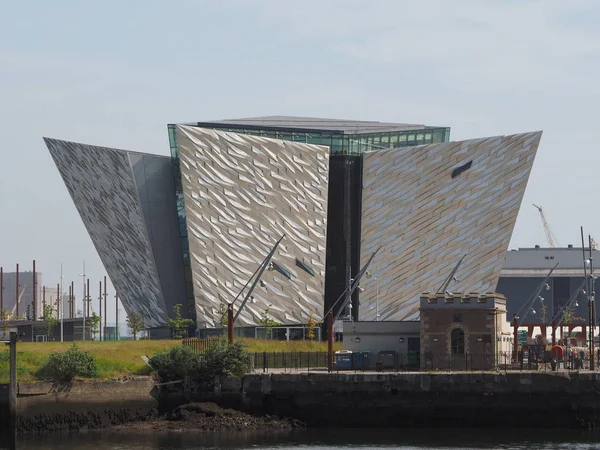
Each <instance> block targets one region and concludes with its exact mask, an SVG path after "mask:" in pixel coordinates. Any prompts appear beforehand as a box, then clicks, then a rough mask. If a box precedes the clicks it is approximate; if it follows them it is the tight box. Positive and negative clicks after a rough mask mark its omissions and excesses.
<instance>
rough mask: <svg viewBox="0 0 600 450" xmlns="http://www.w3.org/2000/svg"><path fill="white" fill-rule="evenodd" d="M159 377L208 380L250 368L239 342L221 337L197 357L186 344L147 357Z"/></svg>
mask: <svg viewBox="0 0 600 450" xmlns="http://www.w3.org/2000/svg"><path fill="white" fill-rule="evenodd" d="M150 365H151V366H152V368H153V369H154V370H156V373H157V374H158V376H159V377H160V380H161V381H163V382H165V381H175V380H181V379H182V378H183V377H185V376H191V377H195V378H199V379H202V380H205V381H212V380H214V378H215V377H216V376H228V375H238V376H239V375H243V374H245V373H247V372H248V371H249V370H250V356H249V355H248V352H247V351H246V345H245V344H244V343H242V342H240V341H237V342H234V343H233V344H230V343H229V342H227V341H226V340H225V339H219V340H217V341H216V342H214V343H213V344H212V345H211V346H210V347H209V348H208V350H206V352H205V353H204V354H202V355H201V356H200V358H199V357H198V355H196V354H195V353H194V351H193V350H191V349H190V348H188V347H183V346H177V347H172V348H168V349H164V350H162V351H160V352H158V353H157V354H156V355H154V356H153V357H152V358H151V359H150Z"/></svg>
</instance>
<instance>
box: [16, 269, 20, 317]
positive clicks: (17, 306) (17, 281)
mask: <svg viewBox="0 0 600 450" xmlns="http://www.w3.org/2000/svg"><path fill="white" fill-rule="evenodd" d="M16 284H17V293H16V294H17V295H16V298H15V311H16V317H15V318H16V319H18V318H19V288H20V287H21V286H20V285H19V265H18V264H17V280H16Z"/></svg>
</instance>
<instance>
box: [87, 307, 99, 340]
mask: <svg viewBox="0 0 600 450" xmlns="http://www.w3.org/2000/svg"><path fill="white" fill-rule="evenodd" d="M101 321H102V319H101V318H100V316H99V315H98V314H96V312H95V311H92V317H90V319H89V323H90V327H91V328H92V338H93V339H96V335H97V334H98V331H100V322H101Z"/></svg>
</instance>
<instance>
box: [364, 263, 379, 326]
mask: <svg viewBox="0 0 600 450" xmlns="http://www.w3.org/2000/svg"><path fill="white" fill-rule="evenodd" d="M375 270H377V268H375ZM366 275H367V278H373V279H374V280H375V321H376V322H379V317H380V316H381V315H380V314H379V275H375V276H373V275H371V274H370V273H369V271H367V273H366Z"/></svg>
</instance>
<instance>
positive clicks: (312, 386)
mask: <svg viewBox="0 0 600 450" xmlns="http://www.w3.org/2000/svg"><path fill="white" fill-rule="evenodd" d="M598 387H600V374H573V375H571V377H569V376H568V375H559V374H553V373H547V374H546V373H507V374H492V373H468V374H423V373H421V374H325V373H324V374H310V375H309V374H303V375H299V374H287V375H286V374H272V375H249V376H246V377H244V378H243V388H242V403H243V404H244V405H245V406H246V407H247V408H249V409H251V410H256V411H260V412H264V413H269V414H276V415H282V416H288V417H294V418H297V419H300V420H302V421H304V422H306V423H307V425H309V426H340V427H448V426H459V427H463V428H464V427H479V426H486V427H497V426H500V427H592V426H597V425H600V415H599V414H598V410H599V406H598V405H599V403H598V401H599V400H600V391H599V390H597V389H598ZM223 392H225V391H224V390H223V387H222V388H221V393H223Z"/></svg>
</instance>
